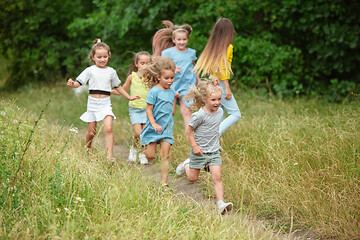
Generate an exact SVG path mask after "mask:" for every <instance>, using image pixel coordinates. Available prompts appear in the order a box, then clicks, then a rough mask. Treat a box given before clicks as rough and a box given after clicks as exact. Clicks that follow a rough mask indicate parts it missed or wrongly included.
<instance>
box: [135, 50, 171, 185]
mask: <svg viewBox="0 0 360 240" xmlns="http://www.w3.org/2000/svg"><path fill="white" fill-rule="evenodd" d="M175 68H176V66H175V63H174V62H173V61H172V60H171V59H170V58H163V57H159V58H156V59H155V60H154V62H153V63H152V64H150V65H149V66H147V67H146V68H143V69H141V70H140V71H139V76H140V77H141V78H142V79H143V81H144V83H145V84H146V85H147V86H148V87H149V88H150V91H149V93H148V95H147V98H146V103H147V107H146V115H147V118H148V119H147V120H146V125H145V128H144V129H143V130H142V132H141V134H140V142H141V144H142V145H145V146H146V149H145V155H146V157H147V158H148V159H153V158H154V157H155V153H156V147H157V144H160V159H161V164H160V173H161V184H162V187H163V188H164V189H165V190H166V189H168V188H169V186H168V184H167V179H168V175H169V153H170V147H171V145H172V144H173V143H174V137H173V125H174V121H173V116H172V104H173V102H174V99H175V91H174V90H172V89H171V88H170V87H171V85H172V84H173V82H174V74H175Z"/></svg>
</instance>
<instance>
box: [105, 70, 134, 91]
mask: <svg viewBox="0 0 360 240" xmlns="http://www.w3.org/2000/svg"><path fill="white" fill-rule="evenodd" d="M131 80H132V75H131V74H130V75H129V76H128V77H127V78H126V81H125V83H124V85H123V86H122V88H123V89H124V90H125V91H126V92H127V90H129V88H130V85H131ZM110 94H111V95H121V94H120V93H119V92H118V91H116V90H111V92H110Z"/></svg>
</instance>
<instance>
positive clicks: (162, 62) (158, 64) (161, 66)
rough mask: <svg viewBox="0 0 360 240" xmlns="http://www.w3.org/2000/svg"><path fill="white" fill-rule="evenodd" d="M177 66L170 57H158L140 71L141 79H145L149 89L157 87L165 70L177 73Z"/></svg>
mask: <svg viewBox="0 0 360 240" xmlns="http://www.w3.org/2000/svg"><path fill="white" fill-rule="evenodd" d="M175 69H176V65H175V63H174V61H173V60H172V59H171V58H169V57H157V58H156V60H155V61H154V62H152V63H151V64H149V65H148V66H146V67H145V68H142V69H140V70H139V72H138V73H139V77H140V78H142V79H143V82H144V84H145V85H146V86H147V87H148V88H152V87H153V86H155V85H156V84H157V83H158V82H159V80H158V77H159V76H161V72H162V71H163V70H170V71H173V72H174V73H175Z"/></svg>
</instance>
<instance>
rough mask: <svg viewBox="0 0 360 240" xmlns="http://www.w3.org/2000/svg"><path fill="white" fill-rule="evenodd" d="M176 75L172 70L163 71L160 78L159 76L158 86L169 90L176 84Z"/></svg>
mask: <svg viewBox="0 0 360 240" xmlns="http://www.w3.org/2000/svg"><path fill="white" fill-rule="evenodd" d="M174 75H175V73H174V71H172V70H170V69H165V70H162V71H161V74H160V76H158V80H159V83H158V86H159V87H160V88H161V89H163V90H169V89H170V87H171V84H173V82H174Z"/></svg>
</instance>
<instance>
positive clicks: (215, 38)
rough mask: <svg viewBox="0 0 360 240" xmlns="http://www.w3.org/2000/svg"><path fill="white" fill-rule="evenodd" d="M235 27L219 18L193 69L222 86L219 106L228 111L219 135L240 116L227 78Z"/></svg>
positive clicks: (224, 19)
mask: <svg viewBox="0 0 360 240" xmlns="http://www.w3.org/2000/svg"><path fill="white" fill-rule="evenodd" d="M234 36H235V29H234V25H233V24H232V22H231V21H230V20H229V19H227V18H220V19H219V20H218V21H217V22H216V23H215V26H214V28H213V30H212V32H211V35H210V38H209V40H208V42H207V44H206V46H205V49H204V51H203V52H202V53H201V55H200V57H199V60H198V61H197V63H196V65H195V67H194V70H195V72H196V73H198V74H201V76H203V75H208V74H210V75H212V76H211V77H210V79H212V80H213V81H217V82H218V84H219V85H220V87H221V88H222V96H221V107H222V108H223V109H224V112H225V110H226V111H227V112H228V114H229V116H228V117H227V118H225V119H224V120H223V121H222V122H221V124H220V128H219V133H220V136H221V135H222V134H223V133H224V132H225V131H226V130H227V129H228V128H229V127H231V126H232V125H233V124H235V123H236V122H237V121H239V120H240V118H241V113H240V110H239V107H238V105H237V103H236V100H235V98H234V96H233V95H232V92H231V89H230V85H229V79H230V73H232V70H231V62H232V58H233V45H232V44H231V43H232V41H233V40H234Z"/></svg>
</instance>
